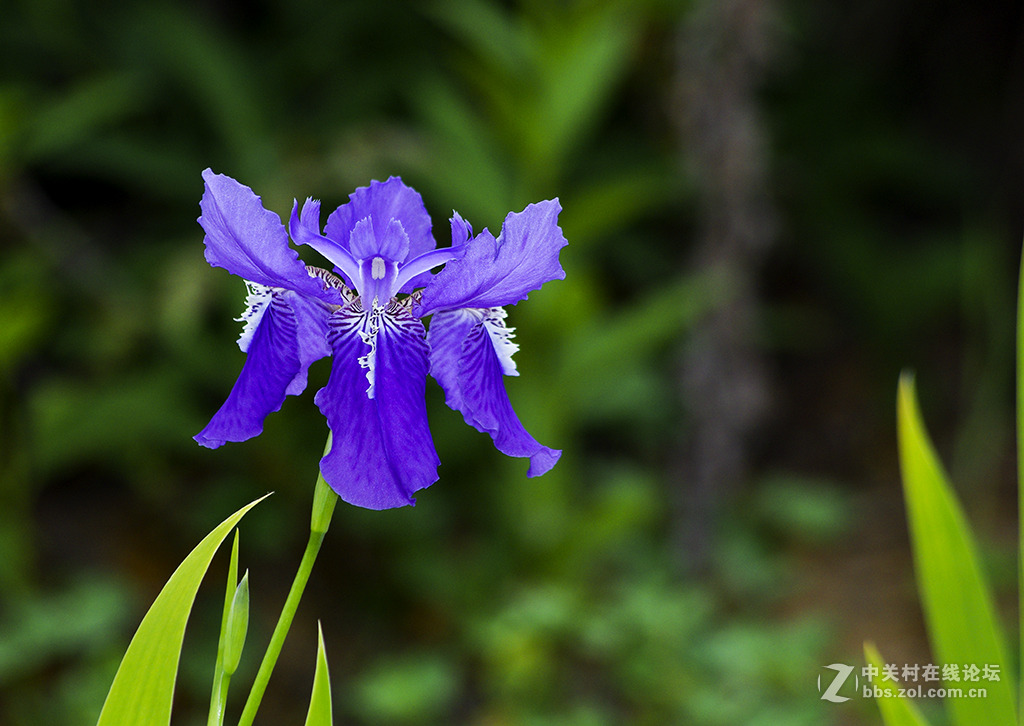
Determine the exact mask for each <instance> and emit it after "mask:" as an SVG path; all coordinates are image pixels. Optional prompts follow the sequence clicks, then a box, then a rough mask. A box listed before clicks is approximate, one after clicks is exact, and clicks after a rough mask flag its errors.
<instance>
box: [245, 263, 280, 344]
mask: <svg viewBox="0 0 1024 726" xmlns="http://www.w3.org/2000/svg"><path fill="white" fill-rule="evenodd" d="M245 286H246V288H248V290H249V293H248V295H246V297H245V312H243V313H242V316H241V317H239V318H235V321H237V322H239V323H245V325H244V326H243V328H242V334H241V335H239V336H238V347H239V348H241V349H242V352H243V353H248V352H249V344H250V343H252V336H253V335H254V334H255V333H256V328H257V327H259V324H260V321H261V320H263V314H264V313H266V312H267V308H268V307H269V306H270V301H271V300H272V299H273V297H274V290H275V288H273V287H268V286H266V285H260V284H258V283H255V282H249V281H248V280H246V281H245Z"/></svg>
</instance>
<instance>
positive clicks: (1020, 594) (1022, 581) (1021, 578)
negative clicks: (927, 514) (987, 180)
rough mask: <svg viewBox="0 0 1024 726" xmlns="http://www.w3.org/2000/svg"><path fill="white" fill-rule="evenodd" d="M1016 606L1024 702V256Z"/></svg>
mask: <svg viewBox="0 0 1024 726" xmlns="http://www.w3.org/2000/svg"><path fill="white" fill-rule="evenodd" d="M1017 522H1018V526H1019V527H1020V530H1019V532H1018V537H1017V547H1018V553H1017V566H1018V568H1019V569H1018V573H1017V608H1018V612H1019V618H1020V619H1019V622H1018V627H1019V630H1018V631H1017V632H1018V633H1019V641H1020V653H1019V657H1020V660H1019V661H1018V664H1019V667H1020V669H1021V671H1020V673H1018V674H1017V679H1018V682H1019V683H1020V684H1021V692H1020V694H1018V703H1022V704H1024V256H1022V257H1021V268H1020V274H1019V277H1018V283H1017Z"/></svg>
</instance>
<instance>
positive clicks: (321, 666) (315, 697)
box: [306, 622, 334, 726]
mask: <svg viewBox="0 0 1024 726" xmlns="http://www.w3.org/2000/svg"><path fill="white" fill-rule="evenodd" d="M316 629H317V646H316V671H315V672H314V673H313V693H312V694H311V695H310V697H309V712H308V713H307V714H306V726H331V725H332V724H333V723H334V717H333V716H332V714H331V674H330V672H329V671H328V670H327V651H326V650H324V631H323V628H321V627H320V623H319V622H318V623H317V624H316Z"/></svg>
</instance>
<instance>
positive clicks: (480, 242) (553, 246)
mask: <svg viewBox="0 0 1024 726" xmlns="http://www.w3.org/2000/svg"><path fill="white" fill-rule="evenodd" d="M561 209H562V207H561V205H559V203H558V200H557V199H553V200H548V201H545V202H539V203H537V204H531V205H530V206H528V207H527V208H526V209H524V210H523V211H522V212H519V213H515V212H513V213H510V214H509V215H508V216H507V217H505V222H504V224H502V226H501V234H500V235H498V238H497V239H495V238H494V235H492V234H491V233H490V232H488V231H487V230H486V229H485V230H484V231H483V232H481V233H480V234H478V235H477V236H476V237H474V238H473V239H471V240H469V241H468V242H466V254H465V255H464V256H463V257H462V258H460V259H456V260H452V261H451V262H449V263H448V264H447V265H445V267H444V269H443V270H441V271H440V272H439V273H437V274H436V275H435V276H434V278H433V279H432V280H431V282H430V284H428V285H427V286H426V288H424V290H423V299H422V303H421V305H420V307H419V308H418V309H417V314H418V315H420V316H425V315H430V314H431V313H433V312H436V311H439V310H457V309H459V308H492V307H501V306H503V305H514V304H515V303H517V302H519V301H520V300H523V299H525V298H526V296H527V295H528V294H529V293H530V292H531V291H533V290H536V289H538V288H539V287H540V286H541V285H543V284H544V283H545V282H547V281H549V280H561V279H564V278H565V271H564V270H562V266H561V264H560V263H559V261H558V254H559V251H560V250H561V249H562V248H563V247H565V245H566V244H568V243H567V242H566V240H565V236H564V235H563V234H562V230H561V228H559V226H558V213H559V212H560V211H561ZM467 232H470V228H469V225H468V224H467V223H466V222H465V220H463V219H462V218H461V217H459V216H458V215H456V217H455V218H453V219H452V237H453V240H454V239H456V238H458V237H460V236H461V235H463V234H466V233H467Z"/></svg>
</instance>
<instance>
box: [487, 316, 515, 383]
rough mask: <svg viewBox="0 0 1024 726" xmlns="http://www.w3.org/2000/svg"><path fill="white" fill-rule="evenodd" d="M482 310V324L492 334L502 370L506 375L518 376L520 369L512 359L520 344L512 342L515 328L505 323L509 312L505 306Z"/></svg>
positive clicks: (492, 342)
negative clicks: (517, 368)
mask: <svg viewBox="0 0 1024 726" xmlns="http://www.w3.org/2000/svg"><path fill="white" fill-rule="evenodd" d="M480 312H481V313H482V316H481V324H482V325H483V326H484V330H486V331H487V335H488V336H490V339H491V345H493V346H494V352H495V353H497V354H498V362H499V363H500V364H501V372H502V373H504V374H505V375H506V376H518V375H519V371H517V370H516V362H515V361H514V360H512V356H513V355H515V353H516V351H518V350H519V346H518V345H516V344H515V343H513V342H512V338H514V337H515V335H513V333H514V331H515V328H509V327H507V326H506V325H505V318H506V317H508V313H506V312H505V308H481V309H480Z"/></svg>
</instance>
